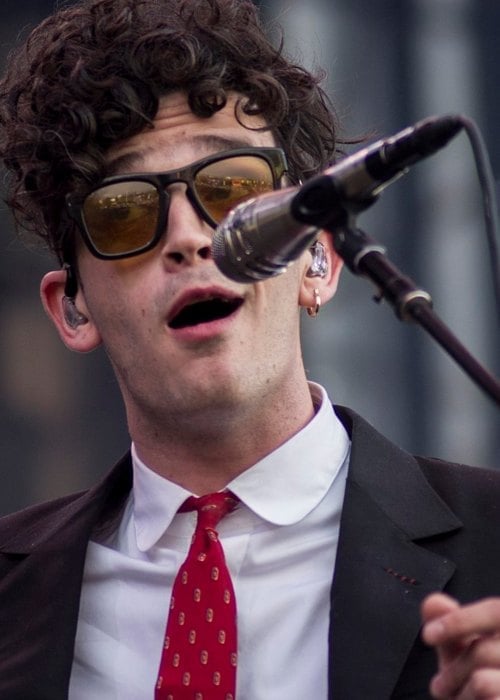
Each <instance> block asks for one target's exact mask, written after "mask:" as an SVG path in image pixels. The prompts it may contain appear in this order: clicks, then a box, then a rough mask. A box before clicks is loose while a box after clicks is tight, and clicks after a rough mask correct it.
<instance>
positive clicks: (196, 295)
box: [167, 286, 243, 325]
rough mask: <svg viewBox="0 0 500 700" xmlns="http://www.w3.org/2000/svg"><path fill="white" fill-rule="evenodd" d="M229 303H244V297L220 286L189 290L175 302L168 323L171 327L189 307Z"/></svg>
mask: <svg viewBox="0 0 500 700" xmlns="http://www.w3.org/2000/svg"><path fill="white" fill-rule="evenodd" d="M211 300H216V301H227V302H234V303H235V304H236V303H237V302H240V303H242V302H243V296H242V295H241V294H238V293H236V292H234V291H232V290H230V289H225V288H224V287H219V286H210V287H198V288H193V289H188V290H186V291H184V292H182V294H181V295H180V296H179V297H178V298H177V299H176V300H175V302H174V303H173V304H172V307H171V308H170V311H169V313H168V316H167V323H168V325H171V324H172V322H173V321H174V319H176V318H177V317H178V316H179V314H180V313H181V312H182V311H184V310H185V309H186V308H187V307H189V306H193V305H194V304H198V303H200V302H203V301H211Z"/></svg>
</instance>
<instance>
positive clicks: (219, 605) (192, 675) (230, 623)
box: [155, 492, 238, 700]
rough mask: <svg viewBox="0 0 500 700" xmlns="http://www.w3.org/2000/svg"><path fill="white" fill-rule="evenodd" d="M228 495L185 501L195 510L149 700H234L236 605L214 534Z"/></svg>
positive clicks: (229, 504) (231, 503)
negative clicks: (191, 531) (193, 522)
mask: <svg viewBox="0 0 500 700" xmlns="http://www.w3.org/2000/svg"><path fill="white" fill-rule="evenodd" d="M237 502H238V501H237V499H236V497H235V496H232V495H231V494H230V493H228V492H222V493H211V494H207V495H206V496H202V497H201V498H195V497H194V496H191V497H190V498H188V499H187V501H186V502H185V503H184V504H183V505H182V506H181V508H180V509H179V510H180V511H187V510H197V511H198V522H197V524H196V530H195V533H194V536H193V541H192V543H191V548H190V550H189V552H188V555H187V558H186V561H185V562H184V564H183V565H182V566H181V568H180V570H179V573H178V574H177V577H176V579H175V582H174V587H173V591H172V599H171V603H170V612H169V616H168V623H167V631H166V634H165V644H164V648H163V654H162V658H161V662H160V670H159V673H158V680H157V683H156V692H155V700H234V698H235V689H236V653H237V638H236V601H235V597H234V590H233V584H232V582H231V576H230V574H229V571H228V569H227V566H226V561H225V558H224V551H223V549H222V546H221V544H220V542H219V537H218V534H217V532H216V530H215V528H216V527H217V523H218V522H219V520H220V519H221V518H222V517H224V515H226V514H227V513H229V512H230V511H231V510H233V508H235V506H236V504H237Z"/></svg>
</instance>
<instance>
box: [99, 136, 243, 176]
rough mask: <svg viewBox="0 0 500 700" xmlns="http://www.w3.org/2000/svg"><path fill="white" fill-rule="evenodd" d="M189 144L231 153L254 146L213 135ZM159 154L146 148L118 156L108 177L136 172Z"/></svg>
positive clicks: (197, 138) (190, 141)
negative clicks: (135, 169) (146, 160)
mask: <svg viewBox="0 0 500 700" xmlns="http://www.w3.org/2000/svg"><path fill="white" fill-rule="evenodd" d="M189 143H191V144H192V145H193V146H195V147H196V146H198V145H203V146H204V147H207V148H209V149H210V150H213V151H214V152H218V151H230V150H233V149H235V148H250V147H252V146H253V144H252V143H251V142H250V141H245V140H244V139H232V138H227V137H225V136H216V135H212V134H200V135H198V136H193V137H192V138H190V139H189V141H188V144H189ZM157 152H158V149H157V148H154V147H153V146H147V147H145V148H140V149H137V150H136V151H130V152H129V153H124V154H123V155H122V156H118V157H117V158H113V159H111V160H110V161H109V163H108V164H107V167H106V177H110V176H112V175H121V174H123V173H128V172H134V168H137V167H138V165H139V164H140V163H141V162H142V161H144V160H145V159H146V158H147V157H148V156H149V155H152V154H156V153H157Z"/></svg>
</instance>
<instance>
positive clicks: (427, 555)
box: [330, 409, 461, 700]
mask: <svg viewBox="0 0 500 700" xmlns="http://www.w3.org/2000/svg"><path fill="white" fill-rule="evenodd" d="M337 412H338V414H339V416H340V418H341V419H342V420H343V422H344V423H345V425H346V428H347V429H348V431H349V432H350V433H351V437H352V452H351V460H350V467H349V477H348V480H347V485H346V495H345V500H344V506H343V511H342V520H341V527H340V538H339V547H338V552H337V560H336V565H335V575H334V582H333V588H332V612H331V622H330V646H331V657H332V662H333V663H332V664H331V667H330V697H331V698H334V699H335V700H337V699H338V700H351V699H352V700H357V698H362V697H370V698H389V697H391V694H392V691H393V690H394V688H395V686H396V684H397V680H398V678H399V675H400V674H401V671H402V668H403V666H404V664H405V662H406V660H407V658H408V656H409V654H410V651H411V649H412V647H413V645H414V643H415V640H416V639H417V638H418V635H419V630H420V613H419V607H420V603H421V601H422V599H423V598H424V597H425V596H426V595H427V594H428V593H429V592H431V591H436V590H441V589H442V588H443V587H444V586H445V585H446V583H447V582H448V580H449V579H450V577H451V576H452V574H453V572H454V569H455V566H454V564H453V562H451V561H449V560H447V559H444V558H442V557H440V556H438V555H436V554H435V553H433V552H430V551H428V550H426V549H425V547H424V546H421V545H420V544H418V542H417V541H418V540H424V539H425V538H427V537H433V536H435V535H437V534H443V533H450V532H453V531H456V530H457V529H458V528H460V527H461V523H460V521H459V520H458V519H457V518H456V517H455V515H454V514H453V513H452V512H451V511H450V510H449V508H448V507H447V506H446V505H445V504H444V503H443V501H442V500H441V499H440V498H439V496H438V495H437V494H436V493H435V492H434V491H433V489H432V488H431V487H430V485H429V483H428V482H427V480H426V479H425V477H424V476H423V474H422V472H421V471H420V468H419V466H418V464H417V463H416V461H415V460H414V459H413V458H412V457H411V456H410V455H408V454H406V453H405V452H402V451H401V450H399V449H398V448H396V447H395V446H394V445H392V444H391V443H389V442H388V441H387V440H385V438H383V437H382V436H381V435H379V434H378V433H377V432H376V431H375V430H374V429H373V428H371V427H370V426H369V425H368V424H367V423H365V422H364V421H363V420H362V419H360V418H359V417H358V416H356V415H355V414H352V413H351V412H349V411H347V410H344V409H337Z"/></svg>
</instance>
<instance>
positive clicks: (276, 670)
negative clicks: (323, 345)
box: [69, 384, 350, 700]
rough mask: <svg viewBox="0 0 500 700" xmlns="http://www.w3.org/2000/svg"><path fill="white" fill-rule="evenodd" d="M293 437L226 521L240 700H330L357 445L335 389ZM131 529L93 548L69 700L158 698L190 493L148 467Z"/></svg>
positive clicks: (190, 523) (128, 523)
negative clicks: (333, 591) (331, 645)
mask: <svg viewBox="0 0 500 700" xmlns="http://www.w3.org/2000/svg"><path fill="white" fill-rule="evenodd" d="M310 388H311V393H312V396H313V400H314V403H315V405H316V406H317V412H316V414H315V416H314V418H313V419H312V420H311V421H310V422H309V423H308V424H307V425H306V426H305V427H304V428H303V429H302V430H301V431H300V432H299V433H297V434H296V435H294V436H293V437H292V438H291V439H290V440H288V441H287V442H286V443H284V444H283V445H281V446H280V447H279V448H278V449H277V450H275V451H274V452H272V453H271V454H269V455H267V456H266V457H265V458H264V459H262V460H261V461H260V462H258V463H257V464H255V465H254V466H253V467H251V468H250V469H248V470H247V471H245V472H243V474H240V475H239V476H238V477H237V478H236V479H234V480H233V481H232V482H231V483H230V484H228V486H227V488H228V489H230V490H231V491H232V492H233V493H235V494H236V495H237V496H238V498H239V499H240V501H241V502H240V504H239V505H238V507H237V509H236V510H235V511H233V512H232V513H230V514H229V515H228V516H226V517H225V518H224V519H223V520H222V521H221V522H220V523H219V526H218V531H219V535H220V540H221V543H222V546H223V548H224V552H225V556H226V561H227V564H228V567H229V570H230V572H231V576H232V579H233V585H234V589H235V593H236V601H237V608H238V669H237V694H236V697H237V700H303V698H314V700H320V699H322V698H326V697H327V673H328V627H329V611H330V588H331V582H332V576H333V569H334V562H335V555H336V550H337V540H338V532H339V523H340V514H341V509H342V501H343V497H344V490H345V478H346V474H347V464H348V458H349V451H350V441H349V438H348V436H347V434H346V432H345V430H344V428H343V426H342V424H341V423H340V421H339V420H338V418H337V417H336V416H335V414H334V412H333V409H332V407H331V404H330V402H329V400H328V397H327V395H326V392H325V391H324V389H322V388H321V387H319V386H318V385H316V384H311V385H310ZM132 460H133V472H134V486H133V490H132V492H131V495H130V497H129V500H128V502H127V505H126V508H125V511H124V513H123V517H122V520H121V524H120V526H119V528H118V529H117V531H116V532H115V533H114V535H113V536H112V537H111V538H109V539H108V540H107V541H105V542H90V544H89V547H88V552H87V558H86V563H85V572H84V580H83V588H82V597H81V602H80V615H79V620H78V628H77V634H76V644H75V657H74V663H73V668H72V673H71V682H70V693H69V698H70V700H89V698H92V700H101V699H102V700H153V697H154V687H155V682H156V677H157V673H158V667H159V663H160V657H161V651H162V642H163V637H164V633H165V625H166V620H167V612H168V608H169V603H170V595H171V590H172V585H173V580H174V578H175V575H176V572H177V570H178V569H179V567H180V565H181V563H182V562H183V561H184V559H185V557H186V555H187V552H188V549H189V545H190V540H191V536H192V533H193V531H194V528H195V524H196V514H195V513H189V512H188V513H178V512H177V510H178V508H179V506H180V505H181V504H182V503H183V502H184V500H185V499H186V498H187V497H188V496H190V495H191V494H190V493H189V492H188V491H186V490H185V489H183V488H181V487H180V486H178V485H176V484H173V483H172V482H169V481H168V480H166V479H164V478H163V477H161V476H159V475H158V474H156V473H155V472H153V471H152V470H151V469H148V467H147V466H146V465H145V464H143V463H142V462H141V461H140V460H139V459H138V457H137V454H136V452H135V449H134V446H133V445H132Z"/></svg>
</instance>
